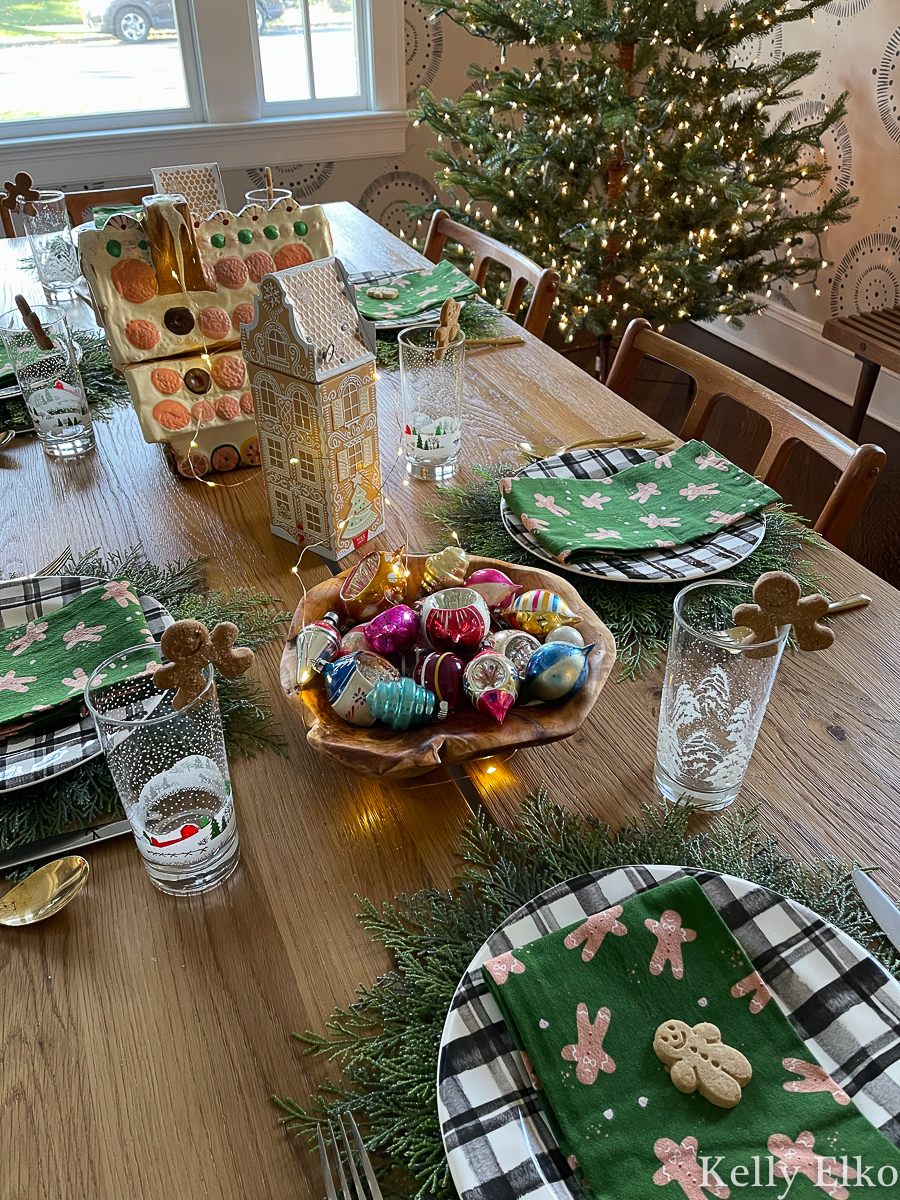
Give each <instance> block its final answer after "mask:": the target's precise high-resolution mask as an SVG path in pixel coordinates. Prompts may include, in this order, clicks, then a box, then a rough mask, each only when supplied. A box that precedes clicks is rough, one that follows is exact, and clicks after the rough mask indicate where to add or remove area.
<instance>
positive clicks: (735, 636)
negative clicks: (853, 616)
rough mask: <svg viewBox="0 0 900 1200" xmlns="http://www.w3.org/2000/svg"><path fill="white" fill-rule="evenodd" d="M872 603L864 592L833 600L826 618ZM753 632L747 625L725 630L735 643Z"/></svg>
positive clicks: (866, 606) (870, 598) (865, 606)
mask: <svg viewBox="0 0 900 1200" xmlns="http://www.w3.org/2000/svg"><path fill="white" fill-rule="evenodd" d="M871 603H872V597H871V596H866V595H865V594H864V593H863V592H859V593H857V594H856V595H855V596H845V597H844V598H843V600H832V602H831V603H830V604H829V605H828V610H827V612H826V616H829V617H831V616H834V615H835V614H836V613H845V612H852V611H853V610H854V609H857V608H868V607H869V605H870V604H871ZM752 632H753V630H752V629H750V627H749V626H747V625H735V626H734V628H733V629H726V630H725V636H726V637H729V638H731V640H732V641H733V642H739V641H741V640H742V639H743V638H745V637H747V635H748V634H750V633H752Z"/></svg>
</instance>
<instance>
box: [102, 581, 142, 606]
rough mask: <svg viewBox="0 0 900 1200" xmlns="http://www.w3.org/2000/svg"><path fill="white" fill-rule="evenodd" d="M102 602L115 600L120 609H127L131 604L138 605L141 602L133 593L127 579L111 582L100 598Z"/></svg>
mask: <svg viewBox="0 0 900 1200" xmlns="http://www.w3.org/2000/svg"><path fill="white" fill-rule="evenodd" d="M100 599H101V600H115V602H116V604H118V606H119V607H120V608H127V607H128V605H129V604H138V603H140V601H139V600H138V598H137V596H135V595H134V593H133V592H132V591H131V584H130V583H129V582H128V580H127V579H123V580H116V579H113V580H110V582H109V583H107V585H106V591H105V592H104V593H103V595H102V596H101V597H100Z"/></svg>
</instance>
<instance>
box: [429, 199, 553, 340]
mask: <svg viewBox="0 0 900 1200" xmlns="http://www.w3.org/2000/svg"><path fill="white" fill-rule="evenodd" d="M448 238H449V239H450V241H452V242H459V244H460V245H461V246H464V247H465V248H466V249H467V250H469V251H471V252H472V254H473V255H474V262H473V264H472V270H471V276H472V278H473V279H474V280H475V282H476V283H477V284H478V286H479V287H480V288H483V287H484V284H485V280H486V279H487V273H488V268H489V267H490V264H491V263H492V262H493V263H497V264H498V265H500V266H503V267H506V268H508V270H509V272H510V284H509V290H508V292H507V295H506V304H505V305H504V308H505V310H506V312H508V313H509V314H510V316H513V317H515V316H517V315H518V312H519V309H520V308H521V307H522V297H523V295H524V294H525V289H526V287H528V286H529V285H530V286H531V287H532V288H533V289H534V291H533V294H532V297H531V303H530V304H529V305H528V311H527V312H526V314H525V320H524V322H523V323H524V326H525V328H526V329H527V330H528V332H529V333H533V334H534V335H535V337H539V338H542V337H543V336H544V331H545V330H546V328H547V322H548V321H549V319H550V313H551V311H552V309H553V301H554V300H555V298H556V293H557V292H558V291H559V271H554V270H551V269H549V268H548V269H542V268H541V267H539V266H538V264H537V263H536V262H533V261H532V260H531V259H530V258H526V257H525V255H524V254H520V253H519V252H518V250H511V249H510V248H509V247H508V246H504V245H503V243H502V242H498V241H497V240H496V239H495V238H491V237H488V236H487V234H486V233H481V232H480V230H477V229H470V228H469V227H468V226H467V225H460V223H459V222H458V221H454V220H453V219H452V217H450V215H449V214H448V213H446V212H444V211H443V210H442V209H438V211H437V212H436V213H435V214H434V216H433V217H432V218H431V224H430V225H429V227H428V236H427V237H426V239H425V248H424V250H423V254H424V255H425V257H426V258H427V259H428V261H429V262H433V263H436V262H440V259H441V254H442V253H443V251H444V243H445V242H446V241H447V239H448Z"/></svg>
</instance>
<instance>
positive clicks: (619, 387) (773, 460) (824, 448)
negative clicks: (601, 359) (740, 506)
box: [606, 317, 886, 546]
mask: <svg viewBox="0 0 900 1200" xmlns="http://www.w3.org/2000/svg"><path fill="white" fill-rule="evenodd" d="M645 354H646V355H651V356H652V357H653V358H656V359H659V360H660V361H661V362H664V363H668V364H669V365H670V366H673V367H675V368H677V369H678V370H680V371H683V372H685V374H687V375H689V376H690V377H691V378H692V379H693V381H694V384H695V388H696V391H695V395H694V400H693V403H692V404H691V407H690V410H689V412H688V415H687V417H686V418H685V421H684V426H683V427H682V430H681V434H680V436H681V437H682V438H684V440H685V441H688V440H689V439H690V438H702V437H703V434H704V433H705V431H706V427H707V425H708V424H709V420H710V417H711V416H712V414H713V411H714V409H715V407H716V405H717V404H718V402H719V401H720V400H723V399H726V398H727V399H731V400H734V401H735V402H736V403H738V404H740V405H743V406H744V407H745V408H749V409H752V411H753V412H755V413H758V414H759V415H760V416H761V417H762V418H763V419H764V420H765V421H767V422H768V425H769V428H770V430H771V434H770V436H769V441H768V444H767V445H766V448H765V450H764V451H763V454H762V457H761V458H760V460H759V462H758V463H757V465H756V470H755V473H756V475H757V476H758V477H759V478H760V479H761V480H762V481H763V482H764V483H767V484H768V485H769V486H770V487H776V486H777V483H778V479H779V477H780V476H781V473H782V471H783V470H784V468H785V466H786V465H787V463H788V460H789V459H790V457H791V454H792V453H793V452H794V449H795V448H796V447H797V446H798V445H800V444H801V443H802V444H803V445H806V446H809V447H810V449H811V450H814V451H815V452H816V453H817V454H819V455H821V456H822V458H824V459H826V460H827V461H828V462H830V463H831V464H832V465H833V466H835V467H837V468H838V470H839V471H840V472H841V474H840V476H839V478H838V481H837V483H836V484H835V486H834V490H833V491H832V493H831V495H830V496H829V497H828V500H827V501H826V503H825V507H824V508H823V509H822V512H821V513H820V514H819V519H818V520H817V521H816V524H815V528H816V530H817V532H818V533H820V534H821V535H822V537H824V538H825V539H826V540H827V541H829V542H831V543H832V545H834V546H840V544H841V543H842V542H843V540H844V538H845V537H846V536H847V532H848V531H849V529H850V526H851V525H852V524H853V522H854V521H855V520H856V517H857V516H858V514H859V510H860V509H861V508H862V506H863V503H864V501H865V499H866V497H867V496H868V494H869V492H870V491H871V490H872V488H873V487H874V485H875V481H876V479H877V478H878V476H879V474H880V473H881V468H882V467H883V466H884V463H885V459H886V455H885V453H884V451H883V450H882V449H881V447H880V446H872V445H865V446H857V445H856V443H855V442H852V441H850V439H849V438H847V437H844V435H843V434H842V433H838V432H837V431H836V430H834V429H832V428H831V426H830V425H826V424H825V422H824V421H820V420H819V419H818V418H817V417H814V416H812V415H811V414H810V413H808V412H805V411H804V410H803V409H802V408H798V407H797V405H796V404H791V402H790V401H789V400H785V398H784V397H783V396H779V395H778V394H777V393H776V392H770V391H769V390H768V389H767V388H764V387H762V386H761V385H760V384H758V383H755V382H754V381H753V380H752V379H748V378H747V377H746V376H745V375H740V374H738V372H737V371H732V370H731V369H730V368H729V367H724V366H722V365H721V364H720V363H717V362H713V360H712V359H710V358H707V357H706V356H705V355H704V354H700V353H699V352H698V351H697V350H691V349H689V348H688V347H687V346H680V345H679V344H678V343H677V342H673V341H671V340H670V339H669V338H666V337H663V336H662V334H660V333H656V332H654V330H653V328H652V327H651V325H650V322H649V321H645V320H644V319H643V318H642V317H638V318H637V319H636V320H634V321H632V322H631V324H630V325H629V326H628V328H627V329H626V330H625V334H624V336H623V338H622V342H621V344H620V346H619V349H618V352H617V353H616V357H615V360H614V362H613V365H612V367H611V369H610V372H609V377H608V379H607V381H606V383H607V387H609V388H611V389H612V390H613V391H614V392H616V393H617V394H618V395H619V396H621V397H622V398H623V399H627V398H628V393H629V391H630V390H631V386H632V384H633V383H634V380H635V376H636V375H637V371H638V368H639V366H640V363H641V360H642V359H643V357H644V355H645Z"/></svg>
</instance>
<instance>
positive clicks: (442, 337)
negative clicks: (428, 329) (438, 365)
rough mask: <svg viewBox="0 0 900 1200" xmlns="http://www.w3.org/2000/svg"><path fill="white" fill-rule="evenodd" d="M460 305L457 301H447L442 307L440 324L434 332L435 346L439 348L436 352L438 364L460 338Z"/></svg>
mask: <svg viewBox="0 0 900 1200" xmlns="http://www.w3.org/2000/svg"><path fill="white" fill-rule="evenodd" d="M459 313H460V305H459V304H457V302H456V301H455V300H445V301H444V303H443V304H442V305H441V318H440V324H439V325H438V327H437V329H436V330H435V331H434V344H435V345H436V346H437V347H438V349H437V350H435V352H434V357H435V360H436V361H437V362H440V360H441V359H442V358H443V357H444V355H445V354H446V353H447V347H448V346H449V345H450V343H451V342H452V341H454V340H455V339H456V338H457V337H458V336H459Z"/></svg>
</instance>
